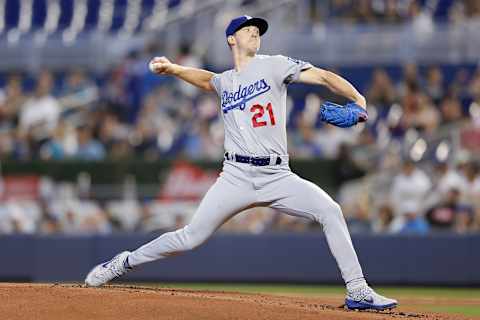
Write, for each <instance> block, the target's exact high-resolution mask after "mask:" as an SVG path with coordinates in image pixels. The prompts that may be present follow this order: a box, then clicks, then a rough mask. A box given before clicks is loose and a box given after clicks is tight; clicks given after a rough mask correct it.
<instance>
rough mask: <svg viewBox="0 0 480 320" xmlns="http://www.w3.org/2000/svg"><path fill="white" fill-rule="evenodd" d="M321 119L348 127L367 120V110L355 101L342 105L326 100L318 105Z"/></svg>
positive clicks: (338, 125) (341, 126)
mask: <svg viewBox="0 0 480 320" xmlns="http://www.w3.org/2000/svg"><path fill="white" fill-rule="evenodd" d="M320 115H321V120H322V121H325V122H328V123H330V124H333V125H334V126H337V127H340V128H348V127H351V126H354V125H356V124H357V123H359V122H365V121H367V120H368V114H367V110H365V109H363V108H362V107H360V106H359V105H358V104H356V103H355V102H350V103H347V104H346V105H344V106H342V105H339V104H336V103H333V102H330V101H326V102H324V103H323V104H322V106H321V107H320Z"/></svg>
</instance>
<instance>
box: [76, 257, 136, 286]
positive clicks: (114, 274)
mask: <svg viewBox="0 0 480 320" xmlns="http://www.w3.org/2000/svg"><path fill="white" fill-rule="evenodd" d="M129 254H130V251H123V252H121V253H119V254H117V255H116V256H115V257H113V258H112V260H109V261H106V262H103V263H100V264H99V265H97V266H95V267H94V268H93V269H92V270H91V271H90V272H89V273H88V275H87V277H86V278H85V285H87V286H89V287H99V286H101V285H104V284H105V283H107V282H109V281H110V280H112V279H115V278H118V277H120V276H122V275H124V274H125V273H127V272H128V271H130V270H132V268H131V267H129V266H127V265H126V260H127V258H128V255H129Z"/></svg>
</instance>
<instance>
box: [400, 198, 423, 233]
mask: <svg viewBox="0 0 480 320" xmlns="http://www.w3.org/2000/svg"><path fill="white" fill-rule="evenodd" d="M401 217H402V218H403V219H404V221H403V223H402V225H401V226H400V230H399V232H400V233H404V234H419V235H424V234H426V233H428V231H429V226H428V224H427V223H426V222H425V220H424V219H423V217H422V216H421V215H420V213H419V208H418V207H417V204H414V203H408V202H407V203H405V204H404V205H403V212H402V213H401Z"/></svg>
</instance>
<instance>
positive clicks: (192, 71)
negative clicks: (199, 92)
mask: <svg viewBox="0 0 480 320" xmlns="http://www.w3.org/2000/svg"><path fill="white" fill-rule="evenodd" d="M149 68H150V70H151V71H152V72H153V73H155V74H166V75H172V76H175V77H177V78H180V79H182V80H184V81H186V82H188V83H190V84H193V85H194V86H196V87H198V88H200V89H203V90H206V91H213V90H215V89H214V88H213V86H212V85H211V83H210V80H211V79H212V77H213V76H214V75H215V73H213V72H210V71H207V70H203V69H197V68H190V67H184V66H181V65H179V64H175V63H172V62H170V60H168V59H167V58H165V57H155V58H153V59H152V60H151V61H150V63H149Z"/></svg>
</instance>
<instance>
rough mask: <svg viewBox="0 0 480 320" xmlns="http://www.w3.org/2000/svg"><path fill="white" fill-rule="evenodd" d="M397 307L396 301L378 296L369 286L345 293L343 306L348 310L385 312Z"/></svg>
mask: <svg viewBox="0 0 480 320" xmlns="http://www.w3.org/2000/svg"><path fill="white" fill-rule="evenodd" d="M397 305H398V302H397V300H395V299H390V298H387V297H384V296H381V295H379V294H378V293H376V292H375V291H373V289H372V288H370V287H369V286H365V287H362V288H359V289H358V290H352V291H349V292H347V296H346V298H345V306H346V307H347V308H348V309H350V310H380V311H381V310H386V309H393V308H395V307H396V306H397Z"/></svg>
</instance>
